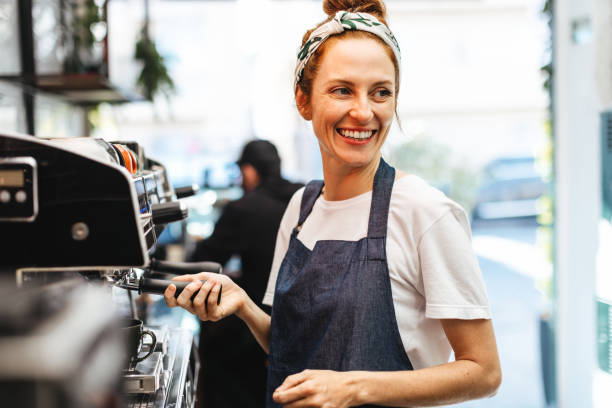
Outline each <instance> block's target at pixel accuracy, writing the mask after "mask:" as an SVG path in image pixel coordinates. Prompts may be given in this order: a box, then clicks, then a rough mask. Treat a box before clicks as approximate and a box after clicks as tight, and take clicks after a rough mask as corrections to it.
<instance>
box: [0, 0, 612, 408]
mask: <svg viewBox="0 0 612 408" xmlns="http://www.w3.org/2000/svg"><path fill="white" fill-rule="evenodd" d="M386 4H387V7H388V14H389V24H390V26H391V28H392V30H393V32H394V34H395V36H396V37H397V39H398V41H399V44H400V46H401V49H402V67H401V69H402V83H401V88H400V93H399V105H398V109H397V111H398V114H399V119H400V122H401V126H398V124H397V123H395V124H394V126H393V128H392V131H391V133H390V135H389V137H388V139H387V142H386V145H385V147H384V152H383V153H384V156H385V157H386V158H387V159H388V160H389V161H390V163H392V164H393V165H394V166H396V167H397V168H399V169H402V170H404V171H407V172H410V173H414V174H417V175H419V176H421V177H423V178H425V179H426V180H428V181H429V182H430V183H432V184H433V185H435V186H436V187H438V188H439V189H441V190H442V191H444V192H445V193H446V194H447V195H448V196H450V197H451V198H453V199H454V200H456V201H457V202H459V203H460V204H461V205H462V206H463V207H464V208H465V209H466V211H468V213H469V214H470V216H471V220H472V232H473V245H474V249H475V251H476V253H477V255H478V257H479V261H480V266H481V269H482V272H483V274H484V278H485V281H486V283H487V288H488V294H489V298H490V302H491V306H492V311H493V319H494V320H493V321H494V325H495V329H496V335H497V340H498V346H499V350H500V356H501V360H502V369H503V374H504V380H503V383H502V386H501V388H500V390H499V392H498V394H497V395H496V396H495V397H493V398H491V399H487V400H480V401H475V402H471V403H466V404H461V406H463V407H496V408H499V407H513V408H514V407H521V408H531V407H534V408H536V407H538V408H539V407H546V406H559V407H591V406H593V407H609V406H611V404H612V391H611V390H612V387H611V386H612V375H611V374H610V372H611V368H610V366H611V363H610V361H611V360H612V343H611V340H610V339H611V337H612V335H611V327H612V323H611V322H612V313H610V310H609V309H610V308H609V303H610V302H612V275H611V266H612V259H609V258H610V257H609V256H608V255H607V252H609V250H607V249H608V248H607V246H608V244H610V243H611V241H612V233H611V232H610V231H612V229H611V228H610V219H611V216H610V214H611V212H610V210H609V207H608V205H609V204H607V203H608V201H606V200H607V197H608V195H610V191H611V190H610V189H611V188H612V187H611V186H612V183H611V182H612V170H611V168H612V163H611V162H610V161H609V160H607V159H608V155H610V154H611V153H610V151H612V142H610V141H612V111H611V110H610V108H611V107H612V28H611V27H612V5H611V4H610V1H609V0H546V1H544V0H436V1H433V0H387V2H386ZM28 7H30V8H31V21H29V25H28V24H27V23H28V19H27V18H25V19H24V17H23V16H22V14H20V13H23V10H24V9H27V8H28ZM324 17H325V16H324V14H323V12H322V9H321V2H320V1H311V0H234V1H229V0H227V1H224V0H216V1H213V0H208V1H207V0H199V1H197V0H72V1H70V0H26V1H17V0H0V131H3V132H19V133H27V134H32V135H36V136H40V137H71V136H92V137H100V138H104V139H106V140H126V141H136V142H138V143H140V144H141V145H142V146H144V148H145V150H146V152H147V155H148V156H150V157H153V158H155V159H156V160H158V161H160V162H163V163H164V165H165V166H166V167H167V169H168V171H169V175H170V179H171V181H172V182H173V183H174V184H175V185H180V186H182V185H189V184H197V185H199V186H200V187H201V192H200V194H198V195H197V196H195V197H192V198H190V199H189V205H190V214H191V215H190V217H189V219H188V221H186V222H185V223H183V224H182V225H181V224H178V225H174V224H173V225H171V226H170V227H169V228H167V229H166V231H165V232H164V235H163V236H162V237H161V238H160V239H161V242H162V243H163V244H165V248H166V249H167V252H168V256H169V257H170V258H172V257H174V258H176V259H181V258H182V256H183V254H184V252H185V251H186V250H187V251H188V250H189V246H190V245H191V244H192V243H193V242H194V241H195V240H197V239H201V238H206V237H207V236H208V235H210V233H211V232H212V229H213V226H214V222H215V220H216V217H217V216H218V212H219V208H220V207H221V206H222V205H223V203H224V202H225V201H226V200H229V199H233V198H237V197H239V196H240V195H241V189H240V188H239V186H240V180H239V177H240V172H239V170H238V168H237V166H236V165H235V161H236V159H237V158H238V155H239V153H240V150H241V148H242V146H243V144H244V142H245V141H247V140H250V139H253V138H257V139H266V140H270V141H272V142H273V143H274V144H275V145H276V146H277V147H278V149H279V153H280V156H281V157H282V160H283V161H282V164H283V169H282V170H283V175H284V176H285V177H286V178H288V179H290V180H292V181H300V182H306V181H308V180H310V179H313V178H320V177H321V176H322V171H321V164H320V158H319V157H320V156H319V150H318V146H317V143H316V139H315V137H314V135H313V133H312V129H311V127H310V124H309V123H307V122H305V121H303V120H302V119H301V118H300V117H299V115H298V113H297V111H296V109H295V103H294V100H293V92H292V82H293V68H294V61H295V53H296V50H297V47H298V45H299V44H300V41H301V37H302V35H303V33H304V32H305V31H306V30H307V29H309V28H311V27H312V26H313V25H314V24H315V23H316V22H318V21H320V20H322V19H324ZM24 22H25V23H24ZM0 256H1V255H0ZM232 262H234V263H235V262H237V261H236V260H235V259H233V260H230V263H232ZM227 268H230V269H231V268H239V266H235V265H234V266H232V265H229V266H227Z"/></svg>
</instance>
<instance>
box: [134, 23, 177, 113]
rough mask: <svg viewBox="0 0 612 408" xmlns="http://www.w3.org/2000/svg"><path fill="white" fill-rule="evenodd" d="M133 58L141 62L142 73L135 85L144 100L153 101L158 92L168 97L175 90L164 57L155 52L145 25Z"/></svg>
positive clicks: (155, 48) (155, 49) (153, 43)
mask: <svg viewBox="0 0 612 408" xmlns="http://www.w3.org/2000/svg"><path fill="white" fill-rule="evenodd" d="M134 58H135V59H136V60H138V61H141V62H142V71H141V72H140V75H138V80H137V81H136V83H137V84H138V86H139V87H140V88H141V89H142V91H143V93H144V96H145V98H147V100H149V101H153V98H154V97H155V96H156V95H157V94H158V93H159V92H162V93H163V94H164V95H165V96H166V97H169V96H170V94H171V93H172V92H173V91H174V89H175V88H174V81H172V78H170V75H169V74H168V69H167V68H166V62H165V61H164V57H163V56H162V55H161V54H160V53H159V52H158V51H157V47H156V46H155V42H154V41H153V40H151V38H150V37H149V35H148V30H147V24H146V23H145V26H144V27H143V29H142V31H141V33H140V38H139V39H138V42H137V43H136V50H135V52H134Z"/></svg>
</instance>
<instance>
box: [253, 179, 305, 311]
mask: <svg viewBox="0 0 612 408" xmlns="http://www.w3.org/2000/svg"><path fill="white" fill-rule="evenodd" d="M303 193H304V188H303V187H302V188H300V189H299V190H298V191H296V192H295V194H293V197H291V200H290V201H289V205H287V209H286V210H285V213H284V214H283V218H282V219H281V223H280V226H279V228H278V234H277V235H276V246H275V247H274V257H273V258H272V267H271V268H270V277H269V278H268V286H267V288H266V293H265V294H264V298H263V301H262V303H263V304H264V305H268V306H272V302H273V300H274V290H275V289H276V278H277V276H278V270H279V269H280V266H281V264H282V263H283V259H284V258H285V254H286V253H287V248H289V240H290V238H291V232H292V231H293V227H295V226H296V224H297V222H298V218H299V215H300V203H301V202H302V194H303Z"/></svg>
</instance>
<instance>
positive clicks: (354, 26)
mask: <svg viewBox="0 0 612 408" xmlns="http://www.w3.org/2000/svg"><path fill="white" fill-rule="evenodd" d="M345 30H361V31H367V32H369V33H372V34H375V35H377V36H378V37H380V38H381V39H382V40H383V41H384V42H385V43H386V44H387V45H389V47H391V49H392V50H393V54H394V55H395V59H396V60H397V63H398V64H399V63H400V61H401V58H400V57H401V56H400V48H399V44H398V43H397V40H396V39H395V37H394V36H393V33H392V32H391V30H389V29H388V28H387V26H386V25H384V24H383V23H381V22H380V21H378V19H377V18H376V17H374V16H373V15H371V14H368V13H351V12H348V11H345V10H341V11H339V12H337V13H336V15H335V16H334V18H333V19H331V20H330V21H328V22H327V23H325V24H323V25H321V26H320V27H319V28H317V29H316V30H314V31H313V32H312V33H311V34H310V37H308V41H306V42H305V43H304V45H303V46H302V47H301V48H300V50H299V51H298V54H297V66H296V67H295V83H294V86H297V84H298V82H300V79H302V74H303V73H304V68H305V67H306V64H307V63H308V60H309V59H310V57H311V56H312V54H314V52H315V51H316V50H317V48H319V46H320V45H321V44H322V43H323V42H324V41H325V40H327V39H328V38H329V37H331V36H332V35H334V34H340V33H342V32H344V31H345Z"/></svg>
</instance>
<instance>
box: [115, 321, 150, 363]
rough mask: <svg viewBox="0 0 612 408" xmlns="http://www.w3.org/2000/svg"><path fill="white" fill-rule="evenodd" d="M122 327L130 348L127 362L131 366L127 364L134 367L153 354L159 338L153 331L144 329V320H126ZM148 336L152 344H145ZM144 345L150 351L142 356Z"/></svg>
mask: <svg viewBox="0 0 612 408" xmlns="http://www.w3.org/2000/svg"><path fill="white" fill-rule="evenodd" d="M120 327H121V330H122V332H123V336H124V338H125V339H126V342H127V347H128V348H127V355H126V360H127V363H129V364H126V366H128V367H133V366H134V365H136V363H138V362H140V361H142V360H144V359H146V358H147V357H149V356H150V355H151V354H152V353H153V351H154V350H155V345H156V344H157V338H156V337H155V333H153V332H152V331H151V330H144V329H143V325H142V320H138V319H124V320H122V321H121V323H120ZM146 336H149V337H150V339H151V343H145V342H144V340H145V338H146ZM143 345H147V346H148V350H147V351H146V353H145V354H144V355H142V356H141V355H140V353H141V351H142V346H143Z"/></svg>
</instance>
